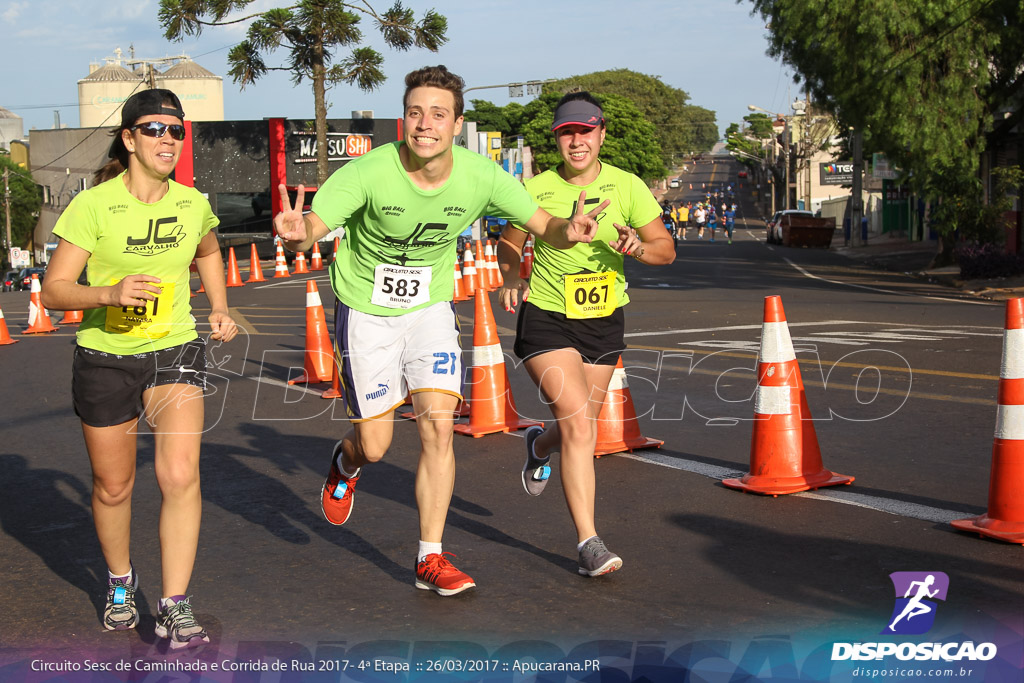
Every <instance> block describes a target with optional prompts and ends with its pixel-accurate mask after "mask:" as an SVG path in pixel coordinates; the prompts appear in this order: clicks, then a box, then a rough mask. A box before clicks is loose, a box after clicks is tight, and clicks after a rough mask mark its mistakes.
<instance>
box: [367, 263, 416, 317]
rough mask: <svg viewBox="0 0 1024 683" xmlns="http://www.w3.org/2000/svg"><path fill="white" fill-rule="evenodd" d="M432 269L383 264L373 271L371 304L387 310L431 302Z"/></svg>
mask: <svg viewBox="0 0 1024 683" xmlns="http://www.w3.org/2000/svg"><path fill="white" fill-rule="evenodd" d="M430 272H431V271H430V267H429V266H425V267H421V268H409V267H405V266H394V265H391V264H389V263H382V264H380V265H379V266H377V267H376V268H374V269H373V296H371V297H370V303H372V304H374V305H376V306H383V307H385V308H413V307H415V306H419V305H420V304H425V303H427V302H428V301H430Z"/></svg>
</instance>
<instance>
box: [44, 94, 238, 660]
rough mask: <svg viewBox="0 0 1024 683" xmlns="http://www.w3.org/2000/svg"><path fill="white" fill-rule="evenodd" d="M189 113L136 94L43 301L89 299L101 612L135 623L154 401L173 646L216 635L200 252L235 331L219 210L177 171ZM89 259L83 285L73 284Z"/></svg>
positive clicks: (112, 624) (61, 225)
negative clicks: (143, 483)
mask: <svg viewBox="0 0 1024 683" xmlns="http://www.w3.org/2000/svg"><path fill="white" fill-rule="evenodd" d="M184 118H185V114H184V112H183V111H182V108H181V102H180V101H179V100H178V98H177V96H175V94H174V93H172V92H171V91H169V90H146V91H143V92H140V93H136V94H135V95H133V96H131V97H130V98H129V99H128V100H127V101H126V102H125V103H124V106H123V108H122V111H121V126H120V128H119V129H118V130H117V131H115V133H114V140H113V143H112V144H111V145H110V152H109V156H110V157H111V158H112V159H114V160H116V161H118V162H119V163H120V165H121V167H122V168H121V171H120V172H119V173H118V174H117V175H116V176H115V177H113V178H112V179H110V180H108V181H106V182H104V183H101V184H99V185H97V186H95V187H93V188H91V189H89V190H86V191H85V192H81V193H79V194H78V195H77V196H76V197H75V198H74V200H72V202H71V203H70V204H69V205H68V207H67V209H65V211H64V213H63V214H62V215H61V217H60V219H59V220H58V221H57V225H56V227H55V228H54V231H53V232H54V235H57V236H58V237H59V238H60V241H59V242H58V246H57V250H56V252H55V253H54V255H53V258H52V259H51V261H50V264H49V267H48V268H47V273H46V281H45V286H44V288H43V292H42V301H43V305H45V306H46V307H47V308H54V309H57V310H84V316H83V321H82V324H81V326H80V327H79V329H78V335H77V342H78V344H77V346H76V348H75V355H74V364H73V369H72V384H71V387H72V388H71V394H72V402H73V404H74V408H75V413H76V414H77V415H78V416H79V418H80V419H81V421H82V432H83V434H84V437H85V446H86V449H87V451H88V453H89V461H90V464H91V465H92V476H93V489H92V510H93V518H94V523H95V526H96V534H97V536H98V537H99V542H100V547H101V550H102V552H103V556H104V559H105V560H106V562H107V571H108V582H107V587H106V607H105V608H104V611H103V625H104V627H106V628H107V629H109V630H121V629H129V628H134V627H135V626H136V625H137V624H138V622H139V612H138V609H137V608H136V605H135V591H136V590H137V589H138V586H139V577H138V575H137V574H136V572H135V568H134V566H133V565H132V561H131V555H130V553H129V538H130V528H131V496H132V489H133V487H134V484H135V468H136V441H137V436H136V434H137V433H138V431H139V424H138V423H139V417H140V416H141V415H142V414H143V413H145V417H146V423H147V424H148V425H149V428H150V430H151V431H152V433H153V438H154V450H155V458H154V469H155V470H156V478H157V483H158V485H159V487H160V493H161V494H162V503H161V507H160V524H159V534H160V553H161V578H162V581H163V590H162V592H161V595H162V596H163V597H162V598H161V599H160V601H159V605H158V609H157V620H156V633H157V635H158V636H160V637H162V638H168V639H169V640H170V647H171V648H174V649H178V648H182V647H188V646H195V645H199V644H201V643H204V642H209V637H208V636H207V634H206V631H205V629H203V627H202V626H200V625H199V624H198V623H197V622H196V619H195V617H194V616H193V614H192V607H191V604H190V603H189V598H188V596H187V591H188V584H189V580H190V578H191V575H192V566H193V563H194V561H195V556H196V547H197V545H198V542H199V519H200V514H201V507H202V501H201V498H200V490H199V447H200V436H201V434H202V432H203V394H204V390H205V388H206V342H205V341H204V340H203V338H202V337H200V336H199V335H198V333H197V331H196V323H195V319H194V318H193V317H192V315H191V305H190V304H189V297H190V294H191V292H190V291H189V290H190V287H189V265H190V264H191V263H192V260H193V259H195V263H196V267H197V269H198V271H199V277H200V278H201V280H202V282H203V285H204V287H205V288H206V294H207V297H208V298H209V302H210V308H211V312H210V314H209V317H208V320H209V323H210V327H211V328H212V334H211V335H210V336H211V338H212V339H215V340H218V341H220V342H227V341H230V340H231V339H232V338H233V337H234V336H235V334H236V333H237V329H236V326H235V323H234V321H233V320H232V319H231V317H230V316H229V315H228V307H227V296H226V289H225V282H224V267H223V262H222V260H221V256H220V248H219V246H218V244H217V236H216V234H215V233H214V232H213V228H214V227H215V226H216V225H217V223H218V220H217V217H216V216H214V215H213V212H212V210H211V209H210V204H209V202H208V201H207V200H206V199H205V198H204V197H203V196H202V195H201V194H200V193H199V192H198V191H196V190H195V189H194V188H191V187H185V186H183V185H179V184H178V183H176V182H174V181H173V180H171V179H170V175H171V172H172V171H173V170H174V167H175V164H177V162H178V157H179V156H180V155H181V149H182V142H183V140H184V139H185V128H184V125H183V123H184ZM87 265H88V285H80V284H78V283H77V280H78V278H79V276H80V275H81V273H82V271H83V269H84V268H85V267H86V266H87Z"/></svg>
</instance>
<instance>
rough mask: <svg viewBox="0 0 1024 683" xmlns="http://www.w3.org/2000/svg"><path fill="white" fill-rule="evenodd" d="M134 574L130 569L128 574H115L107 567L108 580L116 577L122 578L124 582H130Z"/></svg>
mask: <svg viewBox="0 0 1024 683" xmlns="http://www.w3.org/2000/svg"><path fill="white" fill-rule="evenodd" d="M132 574H133V572H132V571H129V572H128V573H127V574H124V575H123V576H118V575H117V574H115V573H113V572H112V571H110V569H107V581H113V580H114V579H121V581H122V582H123V583H125V584H129V583H131V582H132Z"/></svg>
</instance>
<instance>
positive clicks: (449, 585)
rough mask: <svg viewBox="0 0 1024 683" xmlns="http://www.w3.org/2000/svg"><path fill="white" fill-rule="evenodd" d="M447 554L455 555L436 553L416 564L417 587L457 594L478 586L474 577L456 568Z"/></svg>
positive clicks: (446, 593) (441, 592)
mask: <svg viewBox="0 0 1024 683" xmlns="http://www.w3.org/2000/svg"><path fill="white" fill-rule="evenodd" d="M445 555H451V556H452V557H455V555H453V554H452V553H441V554H438V553H434V554H433V555H427V556H426V557H425V558H423V561H422V562H420V563H418V564H417V565H416V587H417V588H422V589H423V590H431V591H435V592H436V593H438V594H440V595H455V594H456V593H461V592H462V591H464V590H466V589H467V588H473V587H474V586H476V583H475V582H474V581H473V579H471V578H470V577H469V576H468V575H467V574H465V573H464V572H460V571H459V570H458V569H456V568H455V565H453V564H452V563H451V562H449V561H448V558H447V557H445Z"/></svg>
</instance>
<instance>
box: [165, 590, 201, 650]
mask: <svg viewBox="0 0 1024 683" xmlns="http://www.w3.org/2000/svg"><path fill="white" fill-rule="evenodd" d="M156 634H157V635H158V636H159V637H161V638H167V639H169V640H170V641H171V649H172V650H177V649H179V648H183V647H196V646H198V645H202V644H203V643H208V642H210V636H208V635H206V629H204V628H203V627H202V626H200V625H199V624H198V623H196V618H195V617H194V616H192V605H191V604H189V599H188V598H182V599H181V600H179V601H178V602H176V603H174V604H173V605H171V606H170V607H163V606H161V607H160V609H159V610H158V611H157V613H156Z"/></svg>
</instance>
